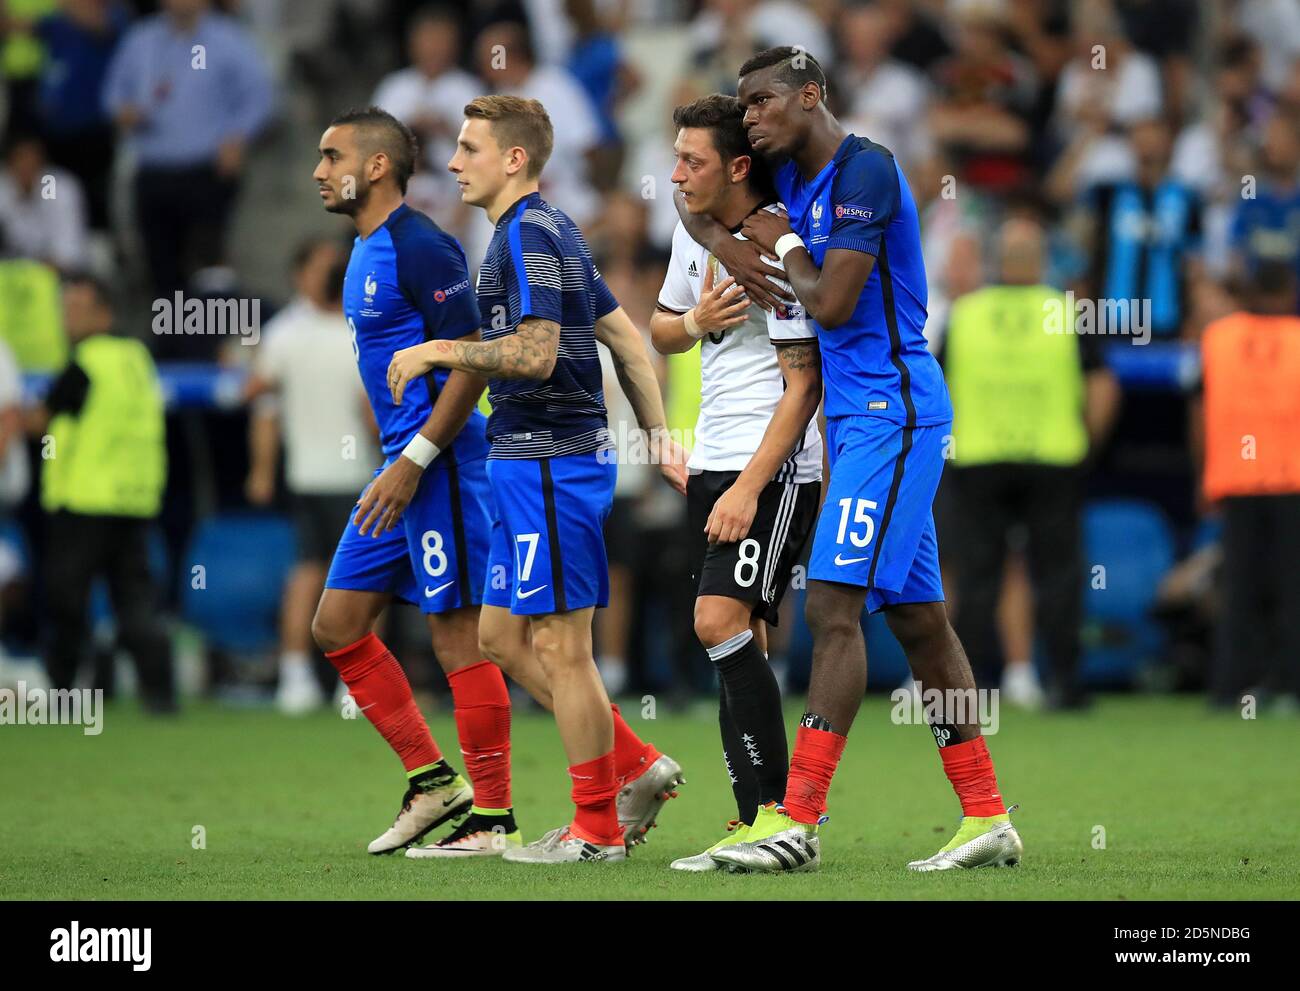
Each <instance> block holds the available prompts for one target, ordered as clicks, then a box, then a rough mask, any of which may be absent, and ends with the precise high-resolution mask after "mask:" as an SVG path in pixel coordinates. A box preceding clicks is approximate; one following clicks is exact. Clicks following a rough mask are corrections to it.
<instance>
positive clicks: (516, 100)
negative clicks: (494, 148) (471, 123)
mask: <svg viewBox="0 0 1300 991" xmlns="http://www.w3.org/2000/svg"><path fill="white" fill-rule="evenodd" d="M465 116H466V117H467V118H469V119H471V120H485V121H487V122H488V125H489V126H490V127H491V128H492V137H493V138H495V139H496V142H497V144H498V145H500V146H501V148H502V150H503V151H504V150H505V149H507V148H522V149H524V151H526V152H528V171H527V173H526V174H527V177H528V178H529V179H536V178H537V177H538V176H539V175H541V174H542V169H544V168H545V167H546V163H547V161H549V160H550V157H551V150H552V149H553V148H554V147H555V130H554V128H552V126H551V117H550V114H548V113H547V112H546V108H545V107H544V106H542V104H541V101H539V100H526V99H524V98H523V97H522V96H509V95H506V94H504V93H494V94H492V95H491V96H476V97H475V98H474V99H472V100H470V102H469V103H467V104H465Z"/></svg>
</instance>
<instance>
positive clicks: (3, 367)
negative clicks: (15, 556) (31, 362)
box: [0, 341, 31, 570]
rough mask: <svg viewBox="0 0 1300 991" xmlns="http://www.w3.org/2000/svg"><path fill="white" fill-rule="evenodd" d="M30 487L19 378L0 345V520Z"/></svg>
mask: <svg viewBox="0 0 1300 991" xmlns="http://www.w3.org/2000/svg"><path fill="white" fill-rule="evenodd" d="M30 483H31V472H30V471H29V469H28V465H27V445H26V443H25V438H24V435H23V380H22V375H21V373H20V371H19V368H18V362H17V361H15V360H14V355H13V352H12V351H10V350H9V347H8V345H6V344H5V343H4V342H3V341H0V520H7V519H8V516H9V513H10V512H11V511H12V510H13V508H14V507H15V506H17V505H18V504H19V503H20V502H22V500H23V498H24V497H25V496H26V495H27V488H28V486H29V485H30ZM0 570H2V569H0Z"/></svg>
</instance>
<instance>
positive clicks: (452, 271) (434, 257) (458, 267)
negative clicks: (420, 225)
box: [396, 232, 479, 340]
mask: <svg viewBox="0 0 1300 991" xmlns="http://www.w3.org/2000/svg"><path fill="white" fill-rule="evenodd" d="M396 248H397V284H398V286H399V287H400V288H401V290H402V294H403V295H404V296H405V297H406V298H407V300H408V301H409V302H410V304H411V305H412V306H413V307H415V309H416V310H418V311H419V313H420V316H421V317H423V318H424V334H425V337H426V338H428V339H429V340H434V339H438V338H442V339H444V340H453V339H455V338H457V337H464V336H465V335H466V334H472V333H474V331H476V330H478V329H479V311H478V300H477V298H475V296H474V287H473V286H472V285H471V284H470V281H469V266H468V265H466V263H465V252H464V251H462V250H461V247H460V244H459V243H458V242H457V241H456V239H455V238H454V237H452V236H451V235H449V234H446V233H443V232H439V233H438V234H437V235H427V234H424V235H421V236H419V237H412V238H405V239H403V240H401V241H400V242H398V244H397V245H396Z"/></svg>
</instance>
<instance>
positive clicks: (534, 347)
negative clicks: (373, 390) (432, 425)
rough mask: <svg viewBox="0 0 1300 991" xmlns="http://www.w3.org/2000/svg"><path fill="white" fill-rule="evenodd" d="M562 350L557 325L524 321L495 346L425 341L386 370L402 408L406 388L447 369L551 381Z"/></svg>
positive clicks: (491, 343)
mask: <svg viewBox="0 0 1300 991" xmlns="http://www.w3.org/2000/svg"><path fill="white" fill-rule="evenodd" d="M559 350H560V325H559V324H558V323H556V322H555V321H554V320H542V319H539V318H536V317H526V318H525V319H523V320H521V321H520V322H519V326H518V328H517V329H516V330H515V332H514V333H513V334H507V335H506V336H505V337H498V338H497V339H496V340H494V341H469V340H457V341H443V340H438V341H426V342H425V343H423V344H417V345H415V347H409V348H403V349H402V350H401V351H398V352H397V353H396V354H394V355H393V360H392V361H391V362H390V363H389V365H388V389H389V391H390V392H391V393H392V395H393V402H394V403H397V404H399V405H400V403H401V402H402V394H403V393H404V392H405V391H406V386H407V384H408V383H410V382H411V381H412V380H413V379H417V378H419V377H420V376H421V375H424V374H426V373H428V372H429V371H430V370H431V369H434V368H451V369H456V370H458V371H462V372H469V373H471V374H474V375H482V376H484V377H486V378H494V379H538V380H545V379H548V378H550V377H551V373H552V372H553V371H554V370H555V361H556V358H557V357H558V356H559Z"/></svg>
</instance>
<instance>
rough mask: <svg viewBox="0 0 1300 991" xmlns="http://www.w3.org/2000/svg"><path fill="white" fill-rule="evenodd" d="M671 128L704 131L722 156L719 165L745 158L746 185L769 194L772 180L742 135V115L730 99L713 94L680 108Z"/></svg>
mask: <svg viewBox="0 0 1300 991" xmlns="http://www.w3.org/2000/svg"><path fill="white" fill-rule="evenodd" d="M673 126H674V127H676V128H677V129H678V130H680V129H681V128H683V127H699V128H703V129H704V130H706V131H708V132H709V136H710V137H711V138H712V139H713V147H714V148H716V149H718V154H719V155H721V156H722V164H723V165H728V164H730V163H731V162H732V161H734V160H735V159H737V158H739V157H740V156H741V155H748V156H749V157H750V166H749V181H750V182H751V183H752V184H753V185H754V187H755V188H756V189H757V190H759V191H760V192H762V193H764V194H767V193H770V192H771V188H772V178H771V174H770V173H769V171H768V168H767V163H766V162H765V161H764V160H763V157H762V156H761V155H755V154H754V151H753V149H752V148H750V147H749V137H748V136H747V135H746V134H745V111H744V108H742V107H741V105H740V101H739V100H737V99H736V98H735V97H734V96H727V95H726V94H724V93H713V94H712V95H710V96H704V97H701V98H700V99H698V100H696V101H695V102H694V103H686V104H683V105H682V106H680V107H677V108H676V109H675V110H674V111H673Z"/></svg>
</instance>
